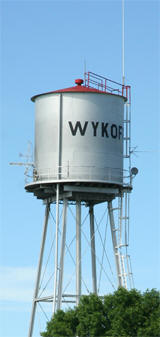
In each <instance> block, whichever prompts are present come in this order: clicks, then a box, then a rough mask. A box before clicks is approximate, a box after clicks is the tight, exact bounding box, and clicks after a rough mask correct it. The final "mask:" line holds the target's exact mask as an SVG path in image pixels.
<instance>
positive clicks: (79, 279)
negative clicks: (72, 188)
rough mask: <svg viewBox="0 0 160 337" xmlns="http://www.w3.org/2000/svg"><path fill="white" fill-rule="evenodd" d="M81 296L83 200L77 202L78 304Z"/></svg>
mask: <svg viewBox="0 0 160 337" xmlns="http://www.w3.org/2000/svg"><path fill="white" fill-rule="evenodd" d="M80 296H81V202H80V201H77V202H76V305H78V304H79V299H80Z"/></svg>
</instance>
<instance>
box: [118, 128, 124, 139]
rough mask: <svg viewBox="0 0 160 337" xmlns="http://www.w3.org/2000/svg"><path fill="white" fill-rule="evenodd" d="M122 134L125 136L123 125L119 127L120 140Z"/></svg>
mask: <svg viewBox="0 0 160 337" xmlns="http://www.w3.org/2000/svg"><path fill="white" fill-rule="evenodd" d="M122 134H123V128H122V126H121V125H119V139H120V138H121V136H122Z"/></svg>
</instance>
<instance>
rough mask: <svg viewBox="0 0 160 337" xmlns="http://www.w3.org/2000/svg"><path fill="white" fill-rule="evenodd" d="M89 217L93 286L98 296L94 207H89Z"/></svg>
mask: <svg viewBox="0 0 160 337" xmlns="http://www.w3.org/2000/svg"><path fill="white" fill-rule="evenodd" d="M89 215H90V239H91V263H92V284H93V293H95V294H97V275H96V249H95V231H94V211H93V205H90V206H89Z"/></svg>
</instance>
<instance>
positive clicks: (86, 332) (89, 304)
mask: <svg viewBox="0 0 160 337" xmlns="http://www.w3.org/2000/svg"><path fill="white" fill-rule="evenodd" d="M76 312H77V318H78V325H77V329H76V331H77V335H78V336H79V337H87V336H91V337H95V336H96V337H98V336H103V335H104V333H105V330H106V318H105V316H104V306H103V303H102V300H101V299H100V298H99V297H98V296H96V295H94V294H91V295H90V296H82V297H81V299H80V303H79V306H78V308H77V309H76Z"/></svg>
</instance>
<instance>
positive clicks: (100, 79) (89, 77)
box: [84, 71, 131, 104]
mask: <svg viewBox="0 0 160 337" xmlns="http://www.w3.org/2000/svg"><path fill="white" fill-rule="evenodd" d="M84 83H85V86H86V87H88V88H97V89H98V90H99V91H104V92H106V93H107V92H108V93H111V94H113V93H114V94H115V95H119V96H123V97H125V98H126V100H127V101H128V103H129V104H130V103H131V87H130V85H123V84H121V83H118V82H116V81H113V80H111V79H109V78H106V77H104V76H101V75H98V74H95V73H93V72H91V71H88V72H85V73H84Z"/></svg>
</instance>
